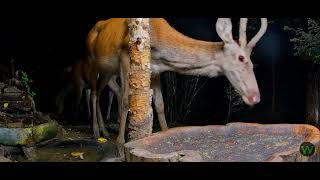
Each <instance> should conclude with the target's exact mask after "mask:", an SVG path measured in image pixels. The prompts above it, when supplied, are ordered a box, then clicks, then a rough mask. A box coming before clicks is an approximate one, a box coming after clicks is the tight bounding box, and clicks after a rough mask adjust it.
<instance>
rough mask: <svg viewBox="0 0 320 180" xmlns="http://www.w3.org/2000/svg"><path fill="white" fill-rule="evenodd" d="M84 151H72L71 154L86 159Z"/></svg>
mask: <svg viewBox="0 0 320 180" xmlns="http://www.w3.org/2000/svg"><path fill="white" fill-rule="evenodd" d="M83 154H84V153H83V152H72V153H71V156H73V157H75V158H80V159H84V158H83Z"/></svg>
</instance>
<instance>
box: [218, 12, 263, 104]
mask: <svg viewBox="0 0 320 180" xmlns="http://www.w3.org/2000/svg"><path fill="white" fill-rule="evenodd" d="M247 21H248V19H247V18H241V19H240V31H239V42H236V41H235V40H234V39H233V36H232V23H231V19H230V18H219V19H218V20H217V23H216V30H217V33H218V35H219V36H220V38H221V39H222V40H223V42H224V45H223V56H222V58H221V68H222V71H223V74H224V75H225V76H226V77H227V79H228V80H229V81H230V83H231V84H232V86H233V87H234V88H235V89H236V90H237V92H238V93H239V94H240V95H241V97H242V99H243V101H244V102H245V103H246V104H247V105H249V106H252V105H255V104H257V103H259V102H260V92H259V88H258V84H257V81H256V77H255V74H254V71H253V64H252V62H251V59H250V56H251V52H252V49H253V47H254V46H255V45H256V43H257V42H258V41H259V40H260V38H261V37H262V36H263V34H264V33H265V32H266V29H267V24H268V23H267V19H266V18H261V27H260V30H259V31H258V33H257V34H256V35H255V36H254V37H253V38H252V39H251V41H250V42H249V43H247V36H246V28H247Z"/></svg>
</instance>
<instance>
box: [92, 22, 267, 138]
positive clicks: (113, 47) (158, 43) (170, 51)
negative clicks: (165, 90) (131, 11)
mask: <svg viewBox="0 0 320 180" xmlns="http://www.w3.org/2000/svg"><path fill="white" fill-rule="evenodd" d="M247 21H248V20H247V18H241V19H240V31H239V42H237V41H236V40H234V39H233V36H232V23H231V19H230V18H219V19H218V20H217V22H216V31H217V33H218V35H219V36H220V38H221V39H222V42H206V41H201V40H196V39H192V38H190V37H187V36H185V35H183V34H181V33H180V32H178V31H176V30H175V29H174V28H172V27H171V26H170V25H169V24H168V23H167V22H166V21H165V20H164V19H162V18H151V19H150V39H151V71H152V81H151V88H152V89H153V101H154V104H155V108H156V112H157V114H158V118H159V122H160V126H161V129H162V130H166V129H168V127H167V124H166V120H165V115H164V103H163V98H162V93H161V86H160V74H161V73H162V72H165V71H173V72H177V73H180V74H185V75H197V76H207V77H216V76H219V75H225V76H226V77H227V79H228V80H229V81H230V83H231V84H232V86H233V87H234V88H235V89H236V90H237V92H238V93H239V94H240V95H241V97H242V99H243V101H244V102H245V103H246V104H247V105H249V106H253V105H255V104H257V103H259V102H260V92H259V88H258V85H257V81H256V78H255V74H254V71H253V64H252V62H251V59H250V56H251V52H252V49H253V47H255V45H256V43H257V42H258V41H259V40H260V39H261V37H262V36H263V34H264V33H265V32H266V29H267V19H266V18H261V27H260V29H259V31H258V33H257V34H256V35H255V36H254V37H253V38H252V39H251V41H249V43H247V37H246V27H247ZM87 47H88V52H89V54H88V58H89V59H90V60H89V66H88V67H90V77H91V78H90V81H89V82H90V85H91V86H90V87H91V101H92V106H93V110H92V115H93V131H94V135H95V136H96V137H99V136H100V132H102V133H103V134H105V133H104V132H106V131H105V128H104V124H103V120H102V116H101V112H100V107H99V96H100V93H101V91H102V90H103V89H104V87H105V86H106V85H108V83H109V85H110V84H112V88H111V89H112V90H113V91H114V92H115V94H116V96H117V99H118V104H119V122H120V129H119V135H118V138H117V142H118V143H124V142H125V139H124V136H125V125H126V119H127V113H128V89H129V85H128V72H129V68H130V64H129V55H128V24H127V20H126V18H113V19H109V20H106V21H99V22H98V23H96V25H95V26H94V27H93V28H92V30H91V31H90V32H89V34H88V38H87ZM98 74H99V75H100V77H101V81H100V83H97V77H98ZM118 75H119V76H120V79H121V86H120V87H119V86H118V85H117V83H116V82H115V81H114V80H111V81H110V79H114V78H112V77H114V76H118ZM97 85H99V87H97ZM97 105H98V106H97ZM97 111H98V112H97ZM97 115H98V118H97Z"/></svg>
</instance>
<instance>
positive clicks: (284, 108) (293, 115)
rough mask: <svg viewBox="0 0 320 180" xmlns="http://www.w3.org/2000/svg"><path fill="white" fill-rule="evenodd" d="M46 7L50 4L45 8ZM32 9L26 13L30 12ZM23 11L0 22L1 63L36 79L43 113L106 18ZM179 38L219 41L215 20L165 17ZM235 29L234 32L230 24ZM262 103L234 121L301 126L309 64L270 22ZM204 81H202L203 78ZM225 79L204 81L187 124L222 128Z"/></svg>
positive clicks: (264, 42)
mask: <svg viewBox="0 0 320 180" xmlns="http://www.w3.org/2000/svg"><path fill="white" fill-rule="evenodd" d="M47 6H50V5H47ZM32 10H33V9H30V11H32ZM28 12H29V11H22V12H20V13H19V14H18V15H15V16H10V14H6V15H4V16H2V18H1V22H2V23H1V28H0V48H1V54H0V62H1V65H4V66H8V67H9V62H10V60H11V59H14V60H15V65H16V69H23V70H25V71H27V73H28V74H29V75H30V76H31V79H33V80H34V85H33V87H32V88H33V89H34V91H35V92H36V93H37V95H36V98H35V100H36V106H37V109H38V110H40V111H42V112H53V111H54V99H55V96H56V95H57V93H58V91H59V90H60V89H61V87H62V81H63V79H64V78H63V76H62V74H61V72H62V70H63V68H65V67H66V66H69V65H71V64H72V63H73V62H75V61H77V60H78V59H81V58H82V57H84V56H85V38H86V35H87V33H88V32H89V30H90V29H91V28H92V27H93V25H94V24H95V23H96V22H97V21H98V20H102V19H108V18H110V17H111V16H109V15H108V14H107V13H104V12H103V11H90V12H88V11H82V10H77V9H76V8H75V9H72V11H64V10H59V9H56V10H53V11H52V10H51V11H49V12H47V11H46V10H43V9H41V10H38V11H35V13H34V14H29V13H28ZM166 19H167V20H168V21H169V23H170V24H171V25H172V26H173V27H174V28H176V29H177V30H178V31H180V32H182V33H183V34H185V35H187V36H190V37H192V38H196V39H201V40H207V41H220V38H219V37H218V36H217V34H216V32H215V26H214V25H215V22H216V17H215V18H213V17H210V18H203V17H202V18H200V17H199V18H179V17H177V18H166ZM234 28H238V27H237V26H234ZM252 60H253V62H254V64H257V65H258V66H257V68H256V69H255V72H256V77H257V81H258V84H259V86H260V90H261V96H262V101H261V103H260V104H258V105H257V106H255V107H253V108H246V109H244V110H242V111H239V112H237V113H234V114H233V116H232V121H245V122H259V123H304V122H305V114H306V113H305V109H306V108H305V104H306V102H305V93H306V89H305V83H306V81H307V76H306V74H307V71H308V68H309V66H308V65H307V64H305V63H303V62H301V61H299V60H298V59H297V58H295V57H294V56H293V50H292V47H291V45H290V43H289V39H288V36H287V34H286V32H285V31H283V30H282V27H280V26H279V25H277V24H269V28H268V31H267V33H266V34H265V36H264V37H263V38H262V39H261V40H260V41H259V43H258V45H257V46H256V48H255V49H254V55H253V57H252ZM272 68H275V69H276V73H277V78H278V81H277V83H276V94H275V96H276V109H275V111H272V109H271V100H272V74H271V72H272ZM204 78H205V77H204ZM226 83H228V82H227V80H226V79H225V78H224V77H218V78H212V79H209V80H208V81H207V83H206V84H205V86H204V87H203V88H202V89H201V91H200V93H199V95H198V96H197V97H196V99H195V101H194V103H193V106H192V111H191V114H190V116H189V117H188V119H187V120H186V121H184V122H185V123H187V124H188V125H204V124H224V123H225V117H226V112H227V104H226V100H225V98H224V96H225V92H224V88H223V87H224V85H225V84H226Z"/></svg>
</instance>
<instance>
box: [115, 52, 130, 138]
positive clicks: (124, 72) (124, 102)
mask: <svg viewBox="0 0 320 180" xmlns="http://www.w3.org/2000/svg"><path fill="white" fill-rule="evenodd" d="M129 68H130V59H129V55H128V53H127V52H122V53H121V57H120V79H121V86H120V87H121V88H120V98H121V99H120V108H119V121H120V128H119V134H118V137H117V143H118V144H124V143H125V128H126V120H127V115H128V110H129V102H128V98H129V97H128V96H129Z"/></svg>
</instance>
